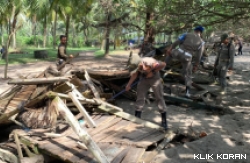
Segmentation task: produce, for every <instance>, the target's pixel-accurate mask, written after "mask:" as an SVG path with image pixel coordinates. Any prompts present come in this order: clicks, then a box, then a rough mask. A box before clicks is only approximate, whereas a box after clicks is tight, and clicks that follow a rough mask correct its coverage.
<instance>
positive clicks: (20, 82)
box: [8, 77, 69, 85]
mask: <svg viewBox="0 0 250 163" xmlns="http://www.w3.org/2000/svg"><path fill="white" fill-rule="evenodd" d="M68 80H69V78H65V77H54V78H34V79H12V80H10V81H9V82H8V84H18V85H37V84H51V83H56V82H66V81H68Z"/></svg>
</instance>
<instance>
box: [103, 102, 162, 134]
mask: <svg viewBox="0 0 250 163" xmlns="http://www.w3.org/2000/svg"><path fill="white" fill-rule="evenodd" d="M106 106H107V105H106ZM106 106H105V105H100V106H98V108H99V109H101V110H103V111H106V112H108V113H111V114H115V115H117V116H119V117H121V118H123V119H127V120H129V121H132V122H136V123H139V124H142V125H143V126H145V127H150V128H156V129H163V128H162V127H161V126H159V125H157V124H155V123H153V122H149V121H144V120H142V119H140V118H137V117H135V116H134V115H131V114H128V113H125V112H121V111H117V110H114V109H113V108H108V107H106Z"/></svg>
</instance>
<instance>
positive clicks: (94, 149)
mask: <svg viewBox="0 0 250 163" xmlns="http://www.w3.org/2000/svg"><path fill="white" fill-rule="evenodd" d="M51 107H56V108H57V109H58V111H59V113H60V114H61V115H62V116H63V118H64V119H65V120H66V121H67V122H68V123H69V125H70V126H71V127H72V129H73V130H74V131H75V133H76V134H77V135H78V136H79V138H80V140H81V141H82V142H83V143H84V144H85V145H86V146H87V148H88V149H89V150H90V152H91V153H92V154H93V156H94V157H95V158H96V159H97V160H98V161H99V162H100V163H109V161H108V158H107V157H106V156H105V155H104V154H103V152H102V151H101V149H100V148H99V147H98V146H97V144H96V143H95V142H94V141H93V139H92V138H91V136H90V135H89V134H88V133H87V132H86V131H85V130H83V129H82V128H81V126H80V124H79V122H78V121H77V120H76V119H75V117H74V115H73V114H72V113H71V112H70V110H69V109H68V108H67V106H66V105H65V104H64V103H63V101H62V100H61V99H60V98H59V97H56V98H55V99H54V100H53V101H52V103H51Z"/></svg>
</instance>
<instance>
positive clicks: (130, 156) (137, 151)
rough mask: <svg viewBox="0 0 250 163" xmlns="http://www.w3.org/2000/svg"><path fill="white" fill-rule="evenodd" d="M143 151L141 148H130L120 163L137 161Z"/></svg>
mask: <svg viewBox="0 0 250 163" xmlns="http://www.w3.org/2000/svg"><path fill="white" fill-rule="evenodd" d="M144 152H145V149H143V148H131V149H130V150H129V151H128V153H127V155H126V156H125V157H124V159H123V160H122V162H121V163H137V162H138V161H139V160H140V158H141V157H142V155H143V153H144Z"/></svg>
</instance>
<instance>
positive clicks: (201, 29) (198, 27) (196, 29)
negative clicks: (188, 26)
mask: <svg viewBox="0 0 250 163" xmlns="http://www.w3.org/2000/svg"><path fill="white" fill-rule="evenodd" d="M194 30H195V31H200V32H201V33H202V32H203V31H204V30H205V28H204V27H202V26H201V25H199V26H197V27H195V28H194Z"/></svg>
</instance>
